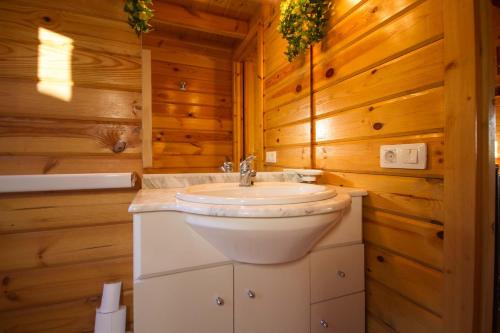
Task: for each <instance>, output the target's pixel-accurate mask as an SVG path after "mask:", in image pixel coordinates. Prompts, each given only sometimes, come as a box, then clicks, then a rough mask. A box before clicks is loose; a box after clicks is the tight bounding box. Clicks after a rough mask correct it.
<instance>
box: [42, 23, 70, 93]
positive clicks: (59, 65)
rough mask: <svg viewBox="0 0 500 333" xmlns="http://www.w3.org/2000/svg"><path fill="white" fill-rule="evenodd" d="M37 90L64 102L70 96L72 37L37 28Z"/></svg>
mask: <svg viewBox="0 0 500 333" xmlns="http://www.w3.org/2000/svg"><path fill="white" fill-rule="evenodd" d="M38 40H39V45H38V73H37V75H38V83H37V90H38V92H40V93H42V94H44V95H48V96H51V97H54V98H57V99H60V100H62V101H65V102H69V101H70V100H71V97H72V91H73V79H72V75H71V57H72V53H73V39H71V38H69V37H66V36H63V35H61V34H58V33H55V32H53V31H50V30H47V29H45V28H38Z"/></svg>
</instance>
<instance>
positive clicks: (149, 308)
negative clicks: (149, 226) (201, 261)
mask: <svg viewBox="0 0 500 333" xmlns="http://www.w3.org/2000/svg"><path fill="white" fill-rule="evenodd" d="M217 298H219V299H218V302H217ZM134 328H135V329H134V331H135V332H138V333H165V332H168V333H187V332H189V333H208V332H217V333H232V332H233V267H232V265H226V266H220V267H214V268H207V269H200V270H196V271H191V272H184V273H177V274H172V275H167V276H160V277H154V278H151V279H145V280H140V281H138V282H136V283H135V284H134Z"/></svg>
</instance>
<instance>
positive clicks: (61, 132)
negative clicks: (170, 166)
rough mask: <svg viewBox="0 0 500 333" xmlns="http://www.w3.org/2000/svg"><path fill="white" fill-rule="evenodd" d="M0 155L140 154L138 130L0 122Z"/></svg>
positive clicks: (29, 121)
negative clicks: (118, 148)
mask: <svg viewBox="0 0 500 333" xmlns="http://www.w3.org/2000/svg"><path fill="white" fill-rule="evenodd" d="M0 124H1V125H0V154H10V155H12V154H23V155H26V154H28V155H34V154H43V155H46V154H48V155H50V154H65V155H82V154H94V155H104V154H108V155H113V154H115V153H114V152H113V149H114V147H115V146H116V145H117V144H119V143H121V142H123V143H125V145H126V147H127V149H125V150H124V151H123V152H122V153H121V154H122V156H123V155H127V154H140V152H141V146H140V134H141V131H140V126H139V125H129V124H116V123H111V124H105V123H97V124H96V123H93V122H82V121H71V120H62V119H33V118H31V119H26V118H0Z"/></svg>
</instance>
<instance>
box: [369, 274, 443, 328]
mask: <svg viewBox="0 0 500 333" xmlns="http://www.w3.org/2000/svg"><path fill="white" fill-rule="evenodd" d="M366 299H367V300H366V301H367V307H368V311H369V312H370V313H371V314H372V315H374V316H375V317H377V318H380V320H381V321H382V322H383V323H386V324H387V325H388V326H389V327H390V328H392V329H393V330H394V331H396V332H405V333H422V332H429V333H441V332H443V321H442V319H441V318H439V317H438V316H436V315H434V314H432V313H431V312H429V311H426V310H425V309H424V308H421V307H420V306H418V305H416V304H415V303H413V302H411V301H409V300H408V299H406V298H404V297H401V296H400V295H399V294H397V293H395V292H394V291H392V290H391V289H389V288H387V287H385V286H383V285H382V284H380V283H378V282H375V281H374V280H371V279H369V280H368V281H367V284H366Z"/></svg>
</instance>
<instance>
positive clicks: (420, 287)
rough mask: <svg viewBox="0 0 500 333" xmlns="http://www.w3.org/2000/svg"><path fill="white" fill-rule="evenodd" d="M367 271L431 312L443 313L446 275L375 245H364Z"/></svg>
mask: <svg viewBox="0 0 500 333" xmlns="http://www.w3.org/2000/svg"><path fill="white" fill-rule="evenodd" d="M365 255H366V257H365V260H366V272H367V276H368V277H369V278H370V279H374V280H377V281H378V282H380V283H382V284H384V285H386V286H390V287H391V289H394V290H395V291H397V292H398V293H399V294H401V295H403V296H405V297H406V298H409V299H411V300H413V301H415V302H416V303H417V304H419V305H420V306H423V307H424V308H426V309H429V310H431V311H432V312H434V313H436V314H438V315H442V314H443V303H444V296H443V289H444V288H443V287H444V275H443V273H442V272H439V271H436V270H434V269H431V268H427V267H424V266H422V265H419V264H416V263H415V262H414V261H412V260H408V259H406V258H403V257H400V256H398V255H395V254H392V253H391V252H389V251H386V250H383V249H380V248H377V247H375V246H372V245H368V246H366V247H365Z"/></svg>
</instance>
